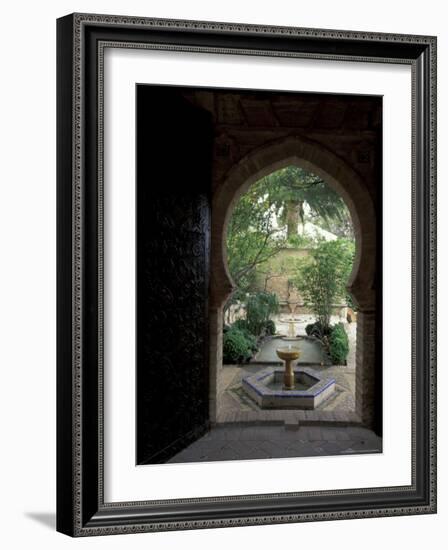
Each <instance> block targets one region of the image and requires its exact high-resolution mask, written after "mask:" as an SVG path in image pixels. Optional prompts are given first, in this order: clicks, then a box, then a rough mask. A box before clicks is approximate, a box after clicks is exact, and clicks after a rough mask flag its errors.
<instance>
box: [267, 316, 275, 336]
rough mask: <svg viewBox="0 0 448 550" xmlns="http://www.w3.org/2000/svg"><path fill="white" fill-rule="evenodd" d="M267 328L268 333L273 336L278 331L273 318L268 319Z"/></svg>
mask: <svg viewBox="0 0 448 550" xmlns="http://www.w3.org/2000/svg"><path fill="white" fill-rule="evenodd" d="M265 330H266V334H268V335H269V336H272V335H274V334H275V333H276V332H277V327H276V326H275V323H274V321H273V320H272V319H269V320H268V321H266V325H265Z"/></svg>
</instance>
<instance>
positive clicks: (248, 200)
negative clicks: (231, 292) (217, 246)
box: [227, 182, 285, 298]
mask: <svg viewBox="0 0 448 550" xmlns="http://www.w3.org/2000/svg"><path fill="white" fill-rule="evenodd" d="M284 246H285V239H284V237H282V235H281V228H279V227H278V226H276V224H275V216H274V208H273V205H272V203H271V201H270V199H269V196H268V195H267V193H266V187H265V185H263V184H260V182H258V183H255V184H254V185H252V186H251V187H250V189H249V191H248V192H247V193H245V194H244V195H243V196H242V197H241V199H240V200H239V201H238V203H237V205H236V206H235V208H234V210H233V213H232V216H231V218H230V220H229V225H228V231H227V263H228V266H229V270H230V274H231V275H232V279H233V281H234V283H235V284H236V286H237V288H238V289H239V290H240V294H241V292H242V293H243V294H244V293H245V292H247V291H248V290H249V289H250V286H251V283H252V282H253V276H254V274H255V269H256V268H257V266H259V265H261V264H263V263H264V262H266V261H267V260H269V259H270V258H272V257H273V256H275V255H276V254H277V253H278V252H279V251H280V250H281V249H282V248H283V247H284ZM236 297H237V296H235V298H236Z"/></svg>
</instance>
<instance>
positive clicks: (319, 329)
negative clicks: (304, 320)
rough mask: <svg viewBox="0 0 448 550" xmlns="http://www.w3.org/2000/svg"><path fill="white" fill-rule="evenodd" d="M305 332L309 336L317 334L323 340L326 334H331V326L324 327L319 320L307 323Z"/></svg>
mask: <svg viewBox="0 0 448 550" xmlns="http://www.w3.org/2000/svg"><path fill="white" fill-rule="evenodd" d="M305 332H306V333H307V335H308V336H315V337H316V338H319V339H320V340H321V339H322V338H323V337H324V336H329V335H330V333H331V327H328V328H324V327H323V326H322V324H321V323H320V322H319V321H316V322H315V323H310V324H309V325H306V327H305Z"/></svg>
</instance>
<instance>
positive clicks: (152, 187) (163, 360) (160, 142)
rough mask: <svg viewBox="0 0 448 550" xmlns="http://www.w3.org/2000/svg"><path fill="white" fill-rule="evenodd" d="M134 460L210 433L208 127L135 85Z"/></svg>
mask: <svg viewBox="0 0 448 550" xmlns="http://www.w3.org/2000/svg"><path fill="white" fill-rule="evenodd" d="M136 117H137V136H136V137H137V194H136V196H137V205H136V211H137V224H136V231H137V251H136V253H137V262H136V263H137V274H136V275H137V279H136V285H137V292H136V302H137V303H136V311H137V317H136V334H137V342H136V345H137V350H136V352H137V353H136V357H137V365H136V368H137V387H136V397H137V410H136V414H137V419H136V420H137V422H136V425H137V434H136V442H137V463H138V464H148V463H161V462H165V461H167V460H168V459H169V458H171V457H172V456H173V455H175V454H176V453H178V452H179V451H181V450H182V449H183V448H185V447H186V446H188V445H189V444H190V443H192V442H193V441H195V440H196V439H197V438H199V437H200V436H201V435H203V434H204V433H205V432H206V431H207V429H208V427H209V398H208V396H209V349H208V330H209V323H208V287H209V272H210V261H209V257H210V193H211V166H212V142H213V126H212V120H211V115H210V114H209V113H208V112H207V111H204V110H203V109H200V108H198V107H196V106H194V105H193V104H192V103H191V102H189V101H187V100H186V99H184V98H183V97H182V95H181V90H180V89H179V88H176V87H161V86H151V85H138V86H137V109H136Z"/></svg>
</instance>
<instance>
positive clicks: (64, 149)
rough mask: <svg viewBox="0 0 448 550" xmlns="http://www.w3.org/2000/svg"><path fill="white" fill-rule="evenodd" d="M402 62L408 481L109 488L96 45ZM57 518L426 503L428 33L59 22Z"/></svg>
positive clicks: (92, 527) (423, 509)
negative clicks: (209, 490) (186, 492)
mask: <svg viewBox="0 0 448 550" xmlns="http://www.w3.org/2000/svg"><path fill="white" fill-rule="evenodd" d="M111 44H113V45H114V47H117V48H125V49H139V48H150V49H151V48H152V49H155V50H162V51H185V52H190V53H194V52H205V53H208V52H210V53H214V54H218V55H223V56H225V55H228V54H233V55H250V56H264V57H272V58H280V57H281V58H305V59H311V60H313V59H316V60H329V61H334V62H336V63H337V62H338V61H341V62H342V61H354V62H360V63H366V64H368V63H384V64H394V63H395V64H401V65H409V66H410V67H411V71H412V113H410V117H411V118H412V121H411V124H412V274H410V276H412V357H411V358H410V361H411V362H412V367H411V369H412V396H411V400H412V457H411V462H412V475H411V477H412V483H411V484H410V485H406V486H386V487H369V488H353V489H351V488H347V489H337V490H322V491H307V492H299V493H297V492H295V493H293V492H291V493H284V492H278V493H260V494H247V495H235V496H223V495H216V496H214V497H191V498H176V499H168V500H160V499H158V500H157V499H153V498H152V497H151V494H150V493H149V494H148V496H147V499H145V500H143V501H125V502H106V501H105V499H104V479H103V477H104V469H103V466H104V463H103V460H104V449H103V435H104V434H103V422H104V416H103V413H104V407H103V405H104V377H103V367H104V365H103V344H104V342H103V328H102V327H103V323H104V319H103V306H104V294H103V250H104V247H103V241H104V234H103V230H104V220H103V214H104V211H103V179H102V170H103V153H104V141H103V139H104V135H103V130H104V128H103V101H104V96H103V92H104V88H103V81H104V65H103V61H104V49H105V48H106V47H110V45H111ZM57 50H58V59H57V71H58V75H57V96H58V105H57V118H58V124H57V141H58V150H57V157H58V165H57V180H58V181H57V186H58V188H57V191H58V198H57V208H58V220H57V229H58V245H57V251H58V283H57V284H58V287H57V292H58V323H57V326H58V350H57V357H58V360H57V361H58V366H57V391H58V397H57V416H58V420H57V436H58V443H57V485H58V487H57V530H58V531H60V532H62V533H65V534H67V535H70V536H93V535H107V534H119V533H138V532H150V531H163V530H176V529H200V528H212V527H225V526H240V525H241V526H242V525H262V524H269V523H286V522H303V521H321V520H333V519H350V518H365V517H381V516H391V515H407V514H428V513H435V512H436V38H435V37H431V36H415V35H414V36H410V35H400V34H378V33H368V32H351V31H338V30H321V29H304V28H290V27H269V26H267V27H261V26H256V25H249V24H248V25H245V24H244V25H243V24H232V23H213V22H200V21H177V20H162V19H148V18H140V17H124V16H110V15H92V14H72V15H69V16H66V17H63V18H61V19H59V20H58V22H57Z"/></svg>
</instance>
